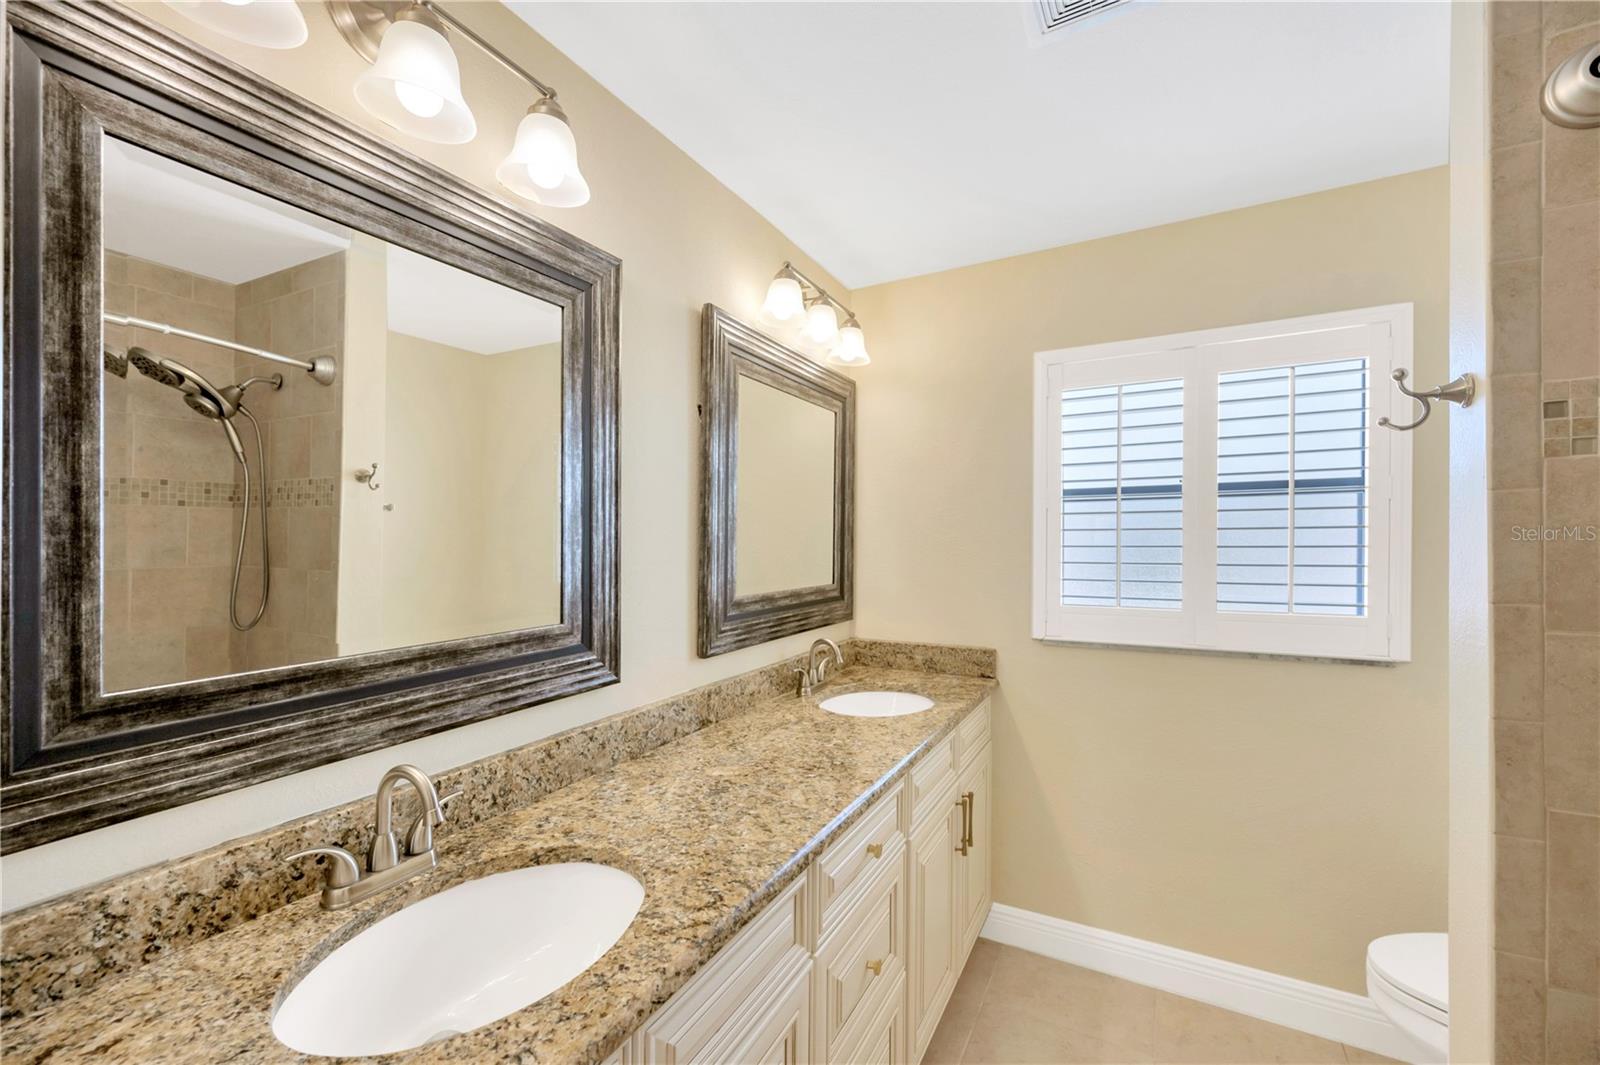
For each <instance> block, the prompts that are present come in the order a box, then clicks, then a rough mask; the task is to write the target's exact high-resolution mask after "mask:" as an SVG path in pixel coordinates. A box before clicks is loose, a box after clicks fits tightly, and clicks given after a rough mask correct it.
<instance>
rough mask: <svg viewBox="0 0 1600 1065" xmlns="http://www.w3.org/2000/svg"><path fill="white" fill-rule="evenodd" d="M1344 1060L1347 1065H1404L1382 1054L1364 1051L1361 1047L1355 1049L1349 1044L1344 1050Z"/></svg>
mask: <svg viewBox="0 0 1600 1065" xmlns="http://www.w3.org/2000/svg"><path fill="white" fill-rule="evenodd" d="M1344 1060H1345V1061H1346V1062H1347V1065H1390V1063H1393V1065H1402V1063H1401V1062H1399V1061H1396V1060H1395V1059H1394V1058H1386V1057H1384V1056H1383V1055H1382V1054H1374V1053H1373V1052H1372V1051H1370V1050H1362V1049H1361V1048H1360V1047H1353V1046H1350V1045H1349V1044H1346V1045H1345V1048H1344Z"/></svg>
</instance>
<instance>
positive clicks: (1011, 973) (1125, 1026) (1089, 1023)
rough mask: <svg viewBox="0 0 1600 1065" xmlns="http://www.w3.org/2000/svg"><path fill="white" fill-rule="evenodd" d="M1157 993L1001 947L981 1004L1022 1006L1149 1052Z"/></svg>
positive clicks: (1071, 1028)
mask: <svg viewBox="0 0 1600 1065" xmlns="http://www.w3.org/2000/svg"><path fill="white" fill-rule="evenodd" d="M1156 994H1157V992H1156V991H1155V990H1153V989H1151V988H1148V987H1143V986H1141V985H1139V984H1135V983H1130V982H1129V981H1127V980H1119V979H1117V978H1116V977H1114V976H1107V975H1105V974H1104V973H1097V972H1094V971H1092V970H1089V969H1082V968H1079V967H1078V966H1076V965H1067V964H1065V963H1063V962H1059V961H1055V960H1054V959H1052V958H1046V957H1043V956H1042V955H1038V954H1030V953H1028V952H1027V951H1025V950H1017V949H1015V948H1010V947H1008V948H1005V950H1004V951H1003V952H1002V953H1001V955H1000V957H999V959H998V960H997V961H996V962H995V968H994V976H993V977H992V978H991V979H990V981H989V993H988V995H987V996H986V997H985V999H984V1001H985V1003H989V1002H996V1001H999V1002H1005V1003H1013V1004H1018V1005H1021V1006H1025V1007H1027V1008H1028V1009H1031V1010H1037V1011H1040V1012H1043V1013H1046V1014H1048V1015H1050V1016H1051V1017H1053V1018H1054V1019H1055V1021H1056V1022H1057V1023H1058V1024H1059V1025H1060V1026H1061V1027H1062V1028H1065V1029H1067V1030H1069V1031H1073V1032H1077V1033H1079V1034H1081V1035H1086V1036H1090V1037H1092V1038H1094V1039H1096V1040H1099V1041H1102V1042H1106V1043H1111V1044H1114V1045H1116V1046H1119V1047H1126V1048H1128V1049H1129V1050H1131V1051H1134V1052H1136V1053H1139V1054H1146V1055H1148V1054H1150V1053H1152V1052H1153V1049H1154V1046H1155V1020H1156V1015H1155V1003H1156Z"/></svg>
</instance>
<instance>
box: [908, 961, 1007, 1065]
mask: <svg viewBox="0 0 1600 1065" xmlns="http://www.w3.org/2000/svg"><path fill="white" fill-rule="evenodd" d="M1005 949H1006V948H1005V947H1002V946H1001V945H1000V944H998V943H996V942H994V941H993V940H988V939H980V940H978V941H977V942H976V943H974V944H973V946H972V953H971V954H969V955H968V956H967V964H966V967H965V968H964V969H962V970H961V979H960V980H958V981H956V989H955V990H954V991H953V992H951V993H950V1002H949V1004H948V1005H946V1006H945V1008H944V1016H942V1017H940V1018H939V1027H938V1028H936V1029H934V1033H933V1038H932V1039H930V1040H928V1049H927V1050H926V1051H924V1052H923V1055H922V1061H923V1065H957V1063H958V1062H960V1061H961V1052H962V1051H963V1050H965V1049H966V1046H967V1037H968V1036H970V1035H971V1034H972V1025H973V1022H974V1021H976V1020H977V1018H978V1007H980V1006H982V1005H983V996H984V992H985V991H987V990H988V988H989V978H990V976H992V975H993V974H994V963H995V959H997V958H998V957H999V956H1000V952H1001V951H1003V950H1005Z"/></svg>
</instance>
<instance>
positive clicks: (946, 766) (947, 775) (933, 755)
mask: <svg viewBox="0 0 1600 1065" xmlns="http://www.w3.org/2000/svg"><path fill="white" fill-rule="evenodd" d="M955 741H956V737H955V734H954V733H951V734H950V735H949V736H946V737H945V738H944V739H943V740H940V741H939V745H938V746H936V747H935V748H934V749H933V750H931V751H929V752H928V753H927V754H925V755H923V756H922V758H921V759H920V760H919V761H918V762H917V764H916V765H914V766H912V767H911V824H912V827H913V828H915V827H916V826H917V825H920V824H921V823H922V822H923V821H924V820H925V819H926V818H927V816H928V815H929V814H930V813H937V814H939V815H941V816H942V815H943V814H944V813H945V810H944V799H945V794H944V793H945V792H947V791H949V790H950V788H951V787H952V786H953V785H954V784H955V779H956V755H955Z"/></svg>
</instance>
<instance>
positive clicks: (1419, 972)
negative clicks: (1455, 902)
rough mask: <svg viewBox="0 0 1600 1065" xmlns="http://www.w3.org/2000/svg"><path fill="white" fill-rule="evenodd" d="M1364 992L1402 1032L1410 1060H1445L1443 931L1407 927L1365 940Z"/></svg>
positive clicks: (1446, 977) (1446, 1022)
mask: <svg viewBox="0 0 1600 1065" xmlns="http://www.w3.org/2000/svg"><path fill="white" fill-rule="evenodd" d="M1367 994H1368V995H1370V996H1371V997H1372V1000H1373V1001H1374V1002H1376V1003H1377V1004H1378V1008H1379V1009H1380V1010H1382V1011H1383V1014H1384V1016H1385V1017H1388V1018H1389V1020H1391V1021H1393V1022H1394V1025H1395V1027H1397V1028H1399V1029H1400V1031H1402V1032H1403V1033H1405V1035H1406V1038H1407V1039H1408V1040H1409V1041H1410V1042H1411V1044H1412V1046H1413V1048H1414V1049H1415V1051H1416V1056H1415V1057H1413V1058H1412V1059H1411V1060H1412V1061H1414V1062H1417V1063H1418V1065H1421V1063H1423V1062H1444V1061H1446V1060H1448V1057H1449V1051H1450V1009H1449V1006H1450V963H1449V948H1448V945H1447V941H1446V938H1445V934H1444V933H1443V932H1406V933H1402V934H1400V935H1393V936H1383V937H1381V938H1379V939H1374V940H1373V941H1372V942H1371V943H1370V944H1368V945H1367Z"/></svg>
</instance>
